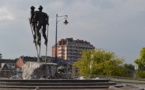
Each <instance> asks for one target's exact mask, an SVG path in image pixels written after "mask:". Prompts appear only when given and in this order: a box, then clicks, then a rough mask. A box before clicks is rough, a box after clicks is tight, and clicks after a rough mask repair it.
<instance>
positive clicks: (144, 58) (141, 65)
mask: <svg viewBox="0 0 145 90" xmlns="http://www.w3.org/2000/svg"><path fill="white" fill-rule="evenodd" d="M134 62H135V63H136V64H137V65H138V70H145V47H143V48H142V50H141V51H140V58H139V59H136V60H135V61H134Z"/></svg>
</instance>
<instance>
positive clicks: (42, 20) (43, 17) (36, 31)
mask: <svg viewBox="0 0 145 90" xmlns="http://www.w3.org/2000/svg"><path fill="white" fill-rule="evenodd" d="M42 9H43V7H42V6H41V5H40V6H39V8H38V10H39V11H35V7H34V6H31V11H30V13H31V18H30V19H29V21H30V26H31V31H32V35H33V38H34V41H33V42H34V43H35V47H36V51H37V62H40V53H41V33H40V31H41V32H42V34H43V37H44V39H45V42H44V44H45V45H46V57H47V47H48V28H49V27H48V26H49V16H48V15H47V14H46V13H44V12H42ZM41 28H42V29H41ZM46 28H47V29H46ZM40 29H41V30H40ZM46 30H47V35H46ZM45 62H46V58H45Z"/></svg>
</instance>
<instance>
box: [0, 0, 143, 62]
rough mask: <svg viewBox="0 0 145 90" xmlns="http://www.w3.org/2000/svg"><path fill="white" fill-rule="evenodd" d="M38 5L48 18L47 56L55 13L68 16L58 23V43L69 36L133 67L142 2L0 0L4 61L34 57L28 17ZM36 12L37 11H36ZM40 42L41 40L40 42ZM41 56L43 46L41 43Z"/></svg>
mask: <svg viewBox="0 0 145 90" xmlns="http://www.w3.org/2000/svg"><path fill="white" fill-rule="evenodd" d="M32 5H33V6H35V7H36V8H38V7H39V5H42V6H43V7H44V9H43V11H44V12H46V13H47V14H48V15H49V17H50V21H49V22H50V26H49V45H48V55H50V56H51V47H52V45H54V43H55V20H56V14H58V15H68V22H69V24H68V25H64V24H63V20H61V21H59V23H58V40H60V39H61V38H69V37H73V38H74V39H82V40H86V41H89V42H90V43H91V44H93V45H94V46H95V47H96V48H102V49H105V50H107V51H113V52H115V53H116V55H118V56H119V57H123V58H124V59H125V61H126V63H131V64H134V60H135V59H137V58H139V53H140V50H141V49H142V48H143V47H145V0H0V41H1V44H0V53H2V55H3V58H5V59H9V58H10V59H15V58H18V57H20V56H22V55H24V56H36V51H35V47H34V44H33V38H32V34H31V29H30V25H29V22H28V18H29V17H30V7H31V6H32ZM36 10H37V9H36ZM43 42H44V40H43V39H42V43H43ZM41 54H42V55H45V46H44V45H43V44H42V52H41Z"/></svg>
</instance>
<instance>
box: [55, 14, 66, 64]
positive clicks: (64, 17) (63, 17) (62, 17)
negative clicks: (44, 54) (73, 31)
mask: <svg viewBox="0 0 145 90" xmlns="http://www.w3.org/2000/svg"><path fill="white" fill-rule="evenodd" d="M58 18H60V19H58ZM67 18H68V16H67V15H62V16H58V14H56V36H55V63H57V24H58V21H60V20H62V19H65V21H64V24H65V25H67V24H68V21H67Z"/></svg>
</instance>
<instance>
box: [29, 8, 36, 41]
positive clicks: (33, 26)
mask: <svg viewBox="0 0 145 90" xmlns="http://www.w3.org/2000/svg"><path fill="white" fill-rule="evenodd" d="M30 9H31V11H30V14H31V18H30V24H31V25H32V29H33V30H34V35H33V37H34V41H33V42H34V43H36V22H35V20H34V14H35V7H34V6H31V8H30Z"/></svg>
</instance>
